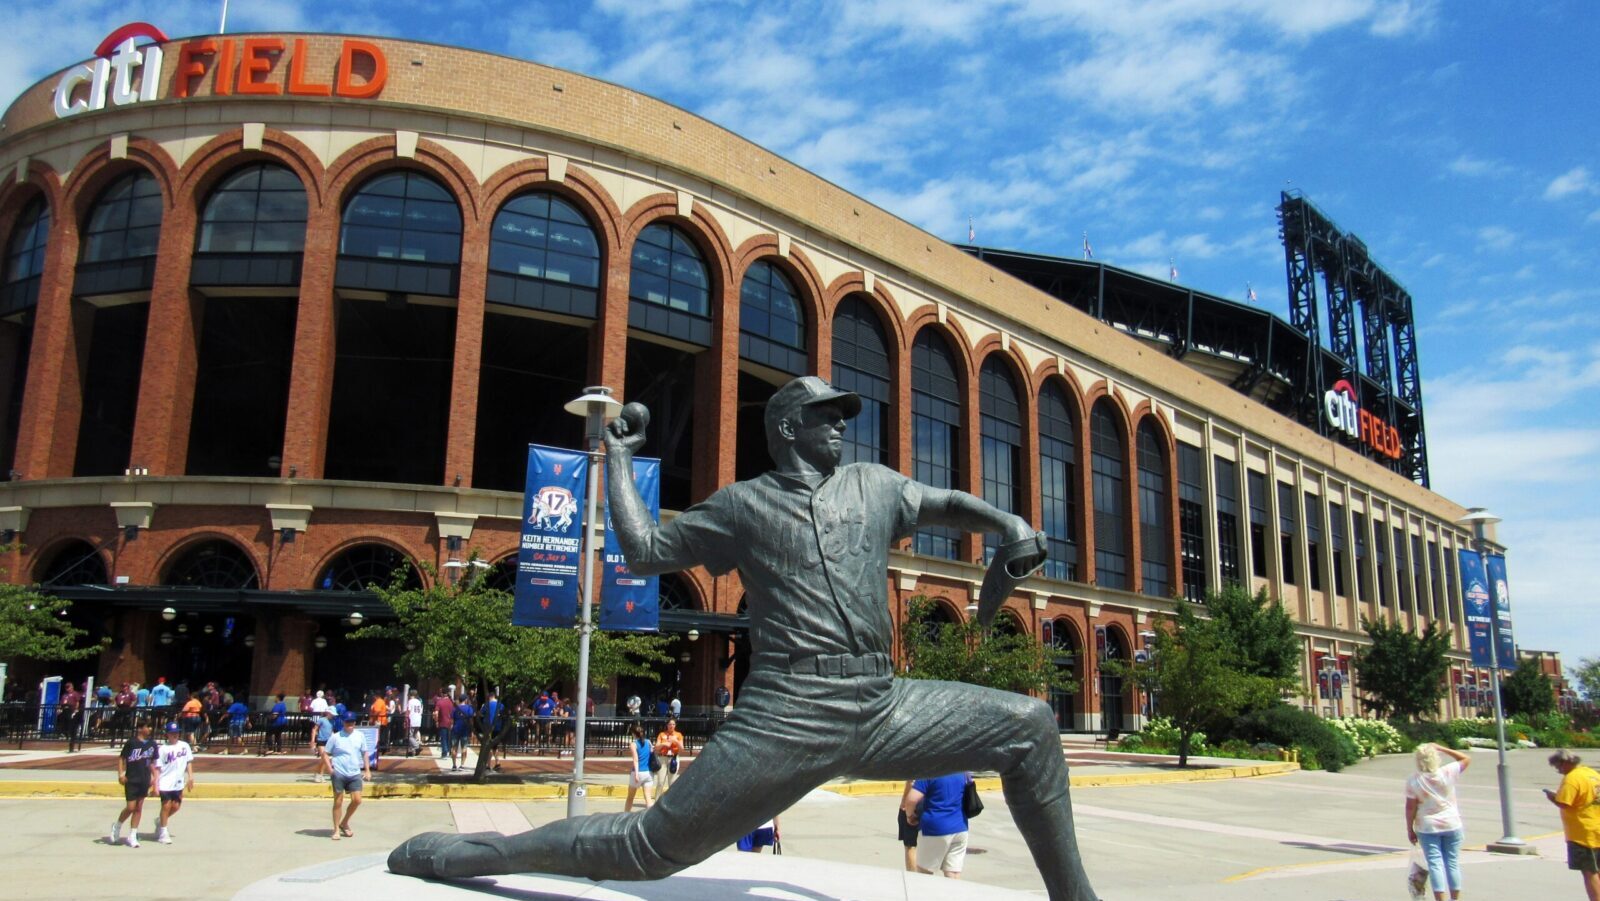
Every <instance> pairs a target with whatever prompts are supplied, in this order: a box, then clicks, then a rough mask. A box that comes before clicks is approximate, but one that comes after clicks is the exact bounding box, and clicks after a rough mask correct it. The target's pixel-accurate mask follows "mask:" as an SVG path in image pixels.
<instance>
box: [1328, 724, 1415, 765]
mask: <svg viewBox="0 0 1600 901" xmlns="http://www.w3.org/2000/svg"><path fill="white" fill-rule="evenodd" d="M1327 722H1328V725H1330V726H1332V727H1333V728H1334V729H1336V730H1338V731H1339V732H1341V733H1343V734H1344V736H1345V737H1346V738H1348V739H1350V741H1351V743H1352V744H1354V745H1355V746H1356V753H1357V754H1359V755H1361V756H1362V757H1376V756H1378V755H1379V754H1393V753H1395V752H1398V751H1404V750H1406V741H1405V738H1404V736H1402V735H1401V734H1400V733H1399V731H1397V730H1396V729H1395V728H1394V727H1393V726H1391V725H1389V724H1388V723H1386V722H1384V721H1383V720H1370V719H1363V718H1361V717H1357V716H1347V717H1344V718H1343V719H1335V720H1328V721H1327ZM1411 747H1413V748H1414V747H1416V743H1415V742H1413V743H1412V745H1411Z"/></svg>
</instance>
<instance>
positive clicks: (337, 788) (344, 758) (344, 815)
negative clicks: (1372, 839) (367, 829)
mask: <svg viewBox="0 0 1600 901" xmlns="http://www.w3.org/2000/svg"><path fill="white" fill-rule="evenodd" d="M358 719H360V717H357V716H351V715H349V714H346V715H345V718H344V729H343V730H342V731H340V732H338V733H335V734H334V736H333V737H332V738H330V739H328V743H327V744H326V745H325V746H323V748H322V759H323V760H324V761H326V762H327V763H328V767H329V769H331V770H333V840H334V841H338V840H339V839H340V838H341V837H342V838H354V837H355V832H354V831H353V830H351V828H350V818H351V817H352V816H355V813H356V808H357V807H360V806H361V786H362V783H363V780H370V779H372V761H371V751H372V749H371V748H369V747H367V741H366V737H365V736H363V735H362V734H361V733H360V732H357V731H356V720H358ZM346 795H349V796H350V806H349V807H348V808H344V802H345V796H346ZM341 808H344V809H343V810H341Z"/></svg>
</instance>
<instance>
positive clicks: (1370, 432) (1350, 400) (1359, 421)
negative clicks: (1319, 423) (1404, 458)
mask: <svg viewBox="0 0 1600 901" xmlns="http://www.w3.org/2000/svg"><path fill="white" fill-rule="evenodd" d="M1322 410H1323V413H1324V415H1326V416H1327V417H1328V422H1329V424H1331V425H1332V426H1333V427H1334V428H1336V429H1338V430H1339V431H1341V432H1344V433H1345V434H1346V435H1349V436H1350V437H1351V438H1354V439H1355V440H1356V441H1358V442H1360V443H1362V444H1365V445H1367V446H1368V447H1370V448H1372V449H1373V450H1375V451H1377V452H1378V453H1380V454H1382V455H1384V456H1385V457H1388V458H1389V459H1391V460H1398V459H1400V454H1401V446H1400V430H1399V429H1397V428H1395V427H1394V426H1392V425H1390V424H1388V423H1387V422H1384V421H1383V420H1381V419H1379V418H1378V417H1376V416H1374V415H1373V414H1371V413H1369V412H1367V411H1366V410H1363V409H1362V408H1361V405H1360V404H1358V403H1356V389H1355V388H1354V387H1353V386H1352V385H1351V384H1350V382H1349V380H1348V379H1340V380H1339V381H1337V382H1334V383H1333V387H1332V388H1329V389H1328V393H1326V394H1324V395H1322Z"/></svg>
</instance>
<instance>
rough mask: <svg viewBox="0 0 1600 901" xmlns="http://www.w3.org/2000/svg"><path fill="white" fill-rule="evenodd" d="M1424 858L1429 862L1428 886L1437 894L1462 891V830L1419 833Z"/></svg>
mask: <svg viewBox="0 0 1600 901" xmlns="http://www.w3.org/2000/svg"><path fill="white" fill-rule="evenodd" d="M1417 842H1418V843H1419V844H1421V845H1422V856H1423V857H1425V858H1427V861H1428V884H1429V885H1430V886H1432V887H1433V890H1434V891H1435V892H1443V891H1445V890H1446V886H1447V885H1448V886H1449V889H1448V890H1449V891H1452V892H1459V891H1461V830H1460V829H1455V830H1452V831H1450V832H1418V833H1417Z"/></svg>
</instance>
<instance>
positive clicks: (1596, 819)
mask: <svg viewBox="0 0 1600 901" xmlns="http://www.w3.org/2000/svg"><path fill="white" fill-rule="evenodd" d="M1550 765H1551V766H1553V767H1555V770H1556V772H1558V773H1560V774H1561V787H1560V788H1557V789H1556V790H1555V791H1551V790H1550V789H1548V788H1547V789H1545V790H1544V796H1545V797H1546V798H1549V799H1550V803H1552V804H1554V805H1555V806H1557V807H1559V808H1561V831H1562V832H1564V833H1566V836H1567V869H1569V870H1577V871H1578V872H1579V873H1581V874H1582V875H1583V889H1584V891H1586V892H1588V894H1589V901H1600V773H1596V772H1595V771H1594V770H1592V769H1590V768H1588V767H1586V766H1584V765H1583V761H1582V760H1581V759H1580V758H1579V757H1578V755H1576V754H1574V753H1572V752H1571V751H1565V750H1563V751H1557V752H1555V753H1554V754H1551V755H1550Z"/></svg>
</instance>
